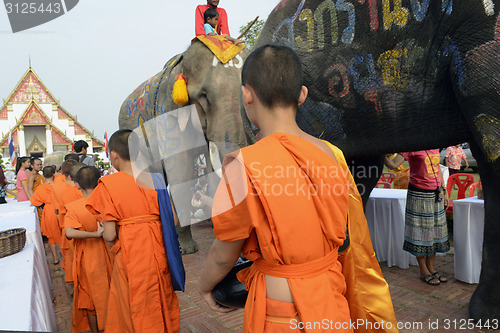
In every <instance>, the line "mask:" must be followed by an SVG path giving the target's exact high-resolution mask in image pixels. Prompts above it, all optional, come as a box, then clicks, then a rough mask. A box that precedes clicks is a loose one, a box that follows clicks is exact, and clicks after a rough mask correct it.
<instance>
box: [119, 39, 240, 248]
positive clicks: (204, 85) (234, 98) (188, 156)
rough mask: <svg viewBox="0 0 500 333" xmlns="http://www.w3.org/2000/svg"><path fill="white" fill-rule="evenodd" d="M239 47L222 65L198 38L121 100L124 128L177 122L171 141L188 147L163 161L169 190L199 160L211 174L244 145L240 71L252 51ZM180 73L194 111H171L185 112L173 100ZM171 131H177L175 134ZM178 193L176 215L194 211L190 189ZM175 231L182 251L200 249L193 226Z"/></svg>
mask: <svg viewBox="0 0 500 333" xmlns="http://www.w3.org/2000/svg"><path fill="white" fill-rule="evenodd" d="M240 49H242V50H241V51H240V52H239V53H238V54H236V55H234V56H233V57H232V58H231V59H224V61H225V63H222V62H221V60H219V58H217V57H216V56H215V55H214V53H213V52H212V51H211V50H210V49H209V48H208V47H207V46H206V45H205V44H203V43H202V42H199V41H197V40H196V39H195V40H194V41H193V43H192V45H191V46H190V47H189V48H188V49H187V50H186V51H185V52H184V53H182V54H178V55H176V56H175V57H173V58H172V59H170V60H169V61H167V63H166V64H165V66H164V68H163V70H162V71H161V72H159V73H158V74H156V75H155V76H153V77H151V78H150V79H149V80H147V81H145V82H143V83H142V84H141V85H140V86H139V87H138V88H137V89H135V91H134V92H132V93H131V94H130V95H129V96H128V97H127V99H126V100H125V101H124V102H123V104H122V107H121V109H120V115H119V126H120V128H121V129H122V128H128V129H134V128H138V127H142V128H144V124H145V123H147V121H148V120H152V119H157V118H158V117H160V116H161V115H165V114H167V113H168V114H169V115H172V117H169V119H171V118H176V119H177V122H176V124H175V125H174V126H173V127H172V126H170V125H167V126H168V127H169V130H170V133H169V135H170V137H175V139H174V140H171V142H173V141H175V144H176V145H178V146H183V147H189V149H186V150H185V151H183V152H180V153H177V154H176V155H175V161H174V159H169V160H167V161H165V164H164V165H163V167H164V168H166V169H168V170H167V172H166V174H167V178H168V183H169V185H170V186H172V185H176V184H183V183H188V182H190V181H192V179H193V174H194V173H195V172H196V170H195V167H194V165H195V163H194V162H195V160H197V159H198V158H199V157H200V156H204V158H205V159H206V160H207V161H212V162H213V163H207V173H213V172H214V168H212V164H214V165H216V166H220V165H221V162H220V161H221V158H223V157H224V156H225V155H226V154H227V153H229V152H231V151H233V150H235V149H237V148H239V147H244V146H245V145H246V138H245V134H244V131H243V125H242V120H241V116H240V81H241V68H242V66H243V62H244V59H245V58H246V56H247V55H248V51H247V50H246V49H244V48H243V47H240ZM181 74H182V75H184V77H185V79H186V80H185V81H186V84H187V93H188V97H189V102H188V103H189V104H194V105H195V106H196V108H195V110H194V111H193V112H191V111H190V110H191V109H189V110H187V111H186V112H170V111H175V110H178V109H179V108H181V106H180V105H178V104H176V103H175V102H174V99H173V87H174V85H175V82H176V80H177V81H178V80H179V75H181ZM195 125H198V126H201V130H202V131H203V133H202V135H203V136H204V138H203V140H206V144H204V145H195V146H193V144H192V142H191V141H193V138H192V137H190V135H189V134H187V133H193V132H196V128H194V127H196V126H195ZM173 128H175V129H174V131H176V132H175V133H172V129H173ZM167 140H168V138H167ZM208 147H210V149H209V148H208ZM169 164H175V165H176V167H171V168H170V167H169ZM179 166H181V167H179ZM216 169H217V167H216ZM160 172H161V170H160ZM209 179H210V183H211V184H209V185H210V188H211V189H212V190H213V191H215V189H216V187H217V183H216V181H215V180H216V179H217V178H216V177H210V178H209ZM176 193H180V194H178V195H177V194H176V195H177V197H176V198H174V203H175V205H176V211H177V213H179V212H180V211H189V210H190V209H191V208H192V207H191V202H192V199H193V198H192V194H191V193H189V192H187V191H184V192H183V191H179V192H176ZM176 199H177V200H176ZM181 206H183V207H181ZM183 225H185V224H183ZM177 232H178V233H179V242H180V244H181V248H182V252H183V253H185V254H187V253H193V252H195V251H197V250H198V247H197V244H196V242H194V241H193V239H192V235H191V231H190V227H189V225H187V226H182V227H177Z"/></svg>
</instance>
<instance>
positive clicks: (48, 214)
mask: <svg viewBox="0 0 500 333" xmlns="http://www.w3.org/2000/svg"><path fill="white" fill-rule="evenodd" d="M53 186H54V185H52V184H42V185H40V186H39V187H38V188H37V189H36V191H35V193H33V195H32V196H31V198H30V202H31V203H32V204H33V205H34V206H37V207H40V206H42V205H44V207H43V210H42V215H41V217H42V221H41V231H42V234H43V235H44V236H45V237H47V238H48V239H49V244H59V243H60V242H61V229H59V221H58V220H57V215H56V214H55V213H54V205H53V204H52V202H51V201H50V200H51V198H52V190H53Z"/></svg>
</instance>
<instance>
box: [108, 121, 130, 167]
mask: <svg viewBox="0 0 500 333" xmlns="http://www.w3.org/2000/svg"><path fill="white" fill-rule="evenodd" d="M130 133H132V130H129V129H121V130H118V131H116V132H114V133H113V135H111V138H109V143H108V147H109V151H110V152H112V151H114V152H115V153H117V154H118V156H120V158H121V159H123V160H125V161H130V153H129V150H128V137H129V136H130Z"/></svg>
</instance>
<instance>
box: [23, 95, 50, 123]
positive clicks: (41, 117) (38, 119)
mask: <svg viewBox="0 0 500 333" xmlns="http://www.w3.org/2000/svg"><path fill="white" fill-rule="evenodd" d="M50 123H51V121H50V119H49V118H48V117H47V116H46V115H45V113H44V112H43V111H42V109H41V108H40V105H38V103H37V102H35V101H31V103H30V104H29V105H28V107H27V108H26V110H25V111H24V113H23V114H22V115H21V118H20V119H19V122H18V124H21V125H46V124H50ZM16 126H17V125H16Z"/></svg>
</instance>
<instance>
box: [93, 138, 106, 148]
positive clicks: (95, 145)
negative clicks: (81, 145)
mask: <svg viewBox="0 0 500 333" xmlns="http://www.w3.org/2000/svg"><path fill="white" fill-rule="evenodd" d="M92 147H94V148H96V147H103V148H104V143H103V142H101V141H99V140H97V139H96V138H92Z"/></svg>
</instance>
